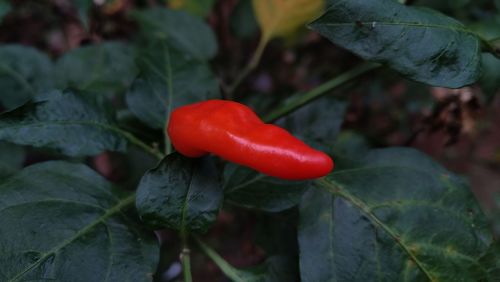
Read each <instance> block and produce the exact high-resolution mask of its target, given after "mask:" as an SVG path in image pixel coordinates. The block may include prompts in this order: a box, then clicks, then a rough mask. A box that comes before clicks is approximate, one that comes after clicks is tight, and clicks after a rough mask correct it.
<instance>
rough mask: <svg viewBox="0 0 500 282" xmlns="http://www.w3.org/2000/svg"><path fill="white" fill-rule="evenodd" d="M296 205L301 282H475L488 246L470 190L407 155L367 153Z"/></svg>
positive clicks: (437, 168)
mask: <svg viewBox="0 0 500 282" xmlns="http://www.w3.org/2000/svg"><path fill="white" fill-rule="evenodd" d="M317 186H318V187H317V189H311V190H310V192H309V193H308V194H307V195H306V196H305V197H304V199H303V201H302V204H301V207H300V210H301V211H300V224H299V243H300V257H301V262H300V263H301V276H302V280H303V281H332V280H333V281H378V280H382V281H424V280H433V281H434V280H439V281H479V280H481V279H486V278H488V279H492V278H493V277H492V276H490V275H489V274H488V272H487V271H485V269H483V267H482V266H481V263H480V259H481V257H482V256H483V254H484V253H485V252H487V251H488V248H489V246H490V244H492V238H491V232H490V230H489V228H488V226H487V222H486V221H485V217H484V215H483V213H482V211H481V210H480V208H479V206H478V205H477V203H476V201H475V200H474V198H473V196H472V195H471V192H470V190H469V187H468V185H467V184H466V183H465V182H464V181H463V180H462V179H460V178H458V177H457V176H455V175H453V174H451V173H450V172H448V171H446V170H445V169H444V168H442V167H440V166H439V165H438V164H436V163H434V162H433V161H432V160H430V159H429V158H427V157H425V156H424V155H422V154H420V153H418V152H416V151H414V150H409V149H398V148H394V149H386V150H375V151H372V152H370V153H369V154H368V155H367V156H366V157H365V158H364V159H363V160H362V162H361V163H360V165H359V166H358V167H353V168H350V169H346V170H341V171H338V172H333V173H332V174H331V175H330V176H328V177H327V178H326V179H324V180H320V181H318V182H317Z"/></svg>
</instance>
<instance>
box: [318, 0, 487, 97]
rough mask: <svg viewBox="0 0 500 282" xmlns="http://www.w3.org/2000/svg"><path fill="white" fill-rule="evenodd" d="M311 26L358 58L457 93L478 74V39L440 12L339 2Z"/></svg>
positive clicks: (387, 2)
mask: <svg viewBox="0 0 500 282" xmlns="http://www.w3.org/2000/svg"><path fill="white" fill-rule="evenodd" d="M310 27H311V28H312V29H314V30H316V31H318V32H319V33H320V34H322V35H323V36H325V37H326V38H328V39H329V40H330V41H332V42H333V43H335V44H337V45H339V46H341V47H343V48H346V49H348V50H350V51H351V52H353V53H355V54H357V55H358V56H360V57H362V58H364V59H366V60H370V61H375V62H380V63H384V64H386V65H388V66H389V67H391V68H393V69H395V70H396V71H398V72H400V73H401V74H402V75H404V76H406V77H408V78H410V79H413V80H416V81H420V82H424V83H427V84H430V85H434V86H443V87H450V88H458V87H462V86H464V85H468V84H472V83H474V82H475V81H477V80H478V78H479V75H480V60H481V57H480V52H481V46H480V45H481V43H480V39H479V38H478V37H477V35H476V34H475V33H473V32H472V31H471V30H469V29H467V28H466V27H465V26H464V25H462V24H461V23H460V22H458V21H456V20H454V19H452V18H449V17H447V16H445V15H443V14H440V13H439V12H436V11H433V10H430V9H425V8H415V7H409V6H405V5H402V4H400V3H398V2H397V1H394V0H374V1H364V0H338V1H333V4H332V5H330V7H329V8H328V10H327V12H326V13H325V14H324V15H323V16H321V17H320V18H319V19H317V20H316V21H314V22H313V23H311V24H310Z"/></svg>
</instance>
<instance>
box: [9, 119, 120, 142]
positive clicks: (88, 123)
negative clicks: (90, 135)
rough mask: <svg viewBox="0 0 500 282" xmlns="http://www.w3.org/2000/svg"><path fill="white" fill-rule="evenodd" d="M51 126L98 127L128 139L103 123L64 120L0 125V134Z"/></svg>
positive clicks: (118, 130)
mask: <svg viewBox="0 0 500 282" xmlns="http://www.w3.org/2000/svg"><path fill="white" fill-rule="evenodd" d="M52 125H59V126H65V125H87V126H95V127H99V128H102V129H106V130H108V131H112V132H114V133H116V134H118V135H121V136H122V137H123V138H125V139H129V138H128V137H129V136H128V134H127V133H126V132H124V131H123V130H121V129H120V128H118V127H115V126H112V125H109V124H105V123H100V122H97V121H80V120H65V121H48V122H47V121H35V122H22V123H16V124H15V125H7V126H4V125H0V132H1V131H2V130H4V129H18V128H23V127H43V126H52Z"/></svg>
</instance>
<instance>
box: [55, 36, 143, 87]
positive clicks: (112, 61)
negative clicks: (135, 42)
mask: <svg viewBox="0 0 500 282" xmlns="http://www.w3.org/2000/svg"><path fill="white" fill-rule="evenodd" d="M55 73H56V77H57V83H58V86H59V88H61V89H64V88H66V87H71V88H74V89H79V90H86V91H98V92H117V91H123V90H125V89H128V87H129V86H130V85H131V84H132V82H133V80H134V78H135V77H136V76H137V73H138V70H137V67H136V65H135V61H134V49H133V48H132V47H131V46H129V45H126V44H124V43H120V42H106V43H101V44H98V45H91V46H84V47H81V48H78V49H75V50H72V51H70V52H68V53H66V54H65V55H64V56H63V57H62V58H60V59H59V60H58V61H57V63H56V70H55Z"/></svg>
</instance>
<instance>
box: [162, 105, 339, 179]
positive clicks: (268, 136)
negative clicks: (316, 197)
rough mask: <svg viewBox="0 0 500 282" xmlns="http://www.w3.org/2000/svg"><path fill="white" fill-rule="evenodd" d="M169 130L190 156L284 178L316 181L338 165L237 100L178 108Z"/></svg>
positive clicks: (175, 141) (174, 144) (174, 141)
mask: <svg viewBox="0 0 500 282" xmlns="http://www.w3.org/2000/svg"><path fill="white" fill-rule="evenodd" d="M167 131H168V135H169V136H170V139H171V141H172V144H173V146H174V147H175V148H176V149H177V151H178V152H179V153H181V154H183V155H185V156H187V157H201V156H203V155H205V154H208V153H213V154H215V155H218V156H220V157H221V158H223V159H226V160H228V161H232V162H235V163H238V164H240V165H244V166H248V167H251V168H253V169H255V170H257V171H259V172H262V173H264V174H267V175H270V176H274V177H278V178H283V179H290V180H303V179H312V178H317V177H321V176H324V175H326V174H328V173H329V172H330V171H332V169H333V161H332V159H331V158H330V157H329V156H328V155H326V154H325V153H323V152H321V151H318V150H315V149H313V148H311V147H309V146H308V145H306V144H305V143H304V142H302V141H300V140H299V139H297V138H295V137H294V136H292V135H291V134H290V133H288V132H287V131H286V130H284V129H282V128H280V127H278V126H275V125H272V124H265V123H264V122H263V121H262V120H260V119H259V117H258V116H257V115H256V114H255V113H254V112H253V111H252V110H251V109H250V108H248V107H247V106H245V105H242V104H240V103H236V102H231V101H224V100H208V101H205V102H200V103H195V104H191V105H187V106H183V107H180V108H177V109H176V110H174V111H173V112H172V115H171V117H170V122H169V124H168V129H167Z"/></svg>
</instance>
